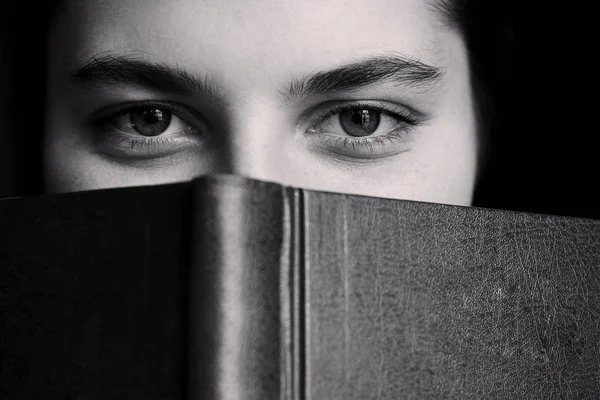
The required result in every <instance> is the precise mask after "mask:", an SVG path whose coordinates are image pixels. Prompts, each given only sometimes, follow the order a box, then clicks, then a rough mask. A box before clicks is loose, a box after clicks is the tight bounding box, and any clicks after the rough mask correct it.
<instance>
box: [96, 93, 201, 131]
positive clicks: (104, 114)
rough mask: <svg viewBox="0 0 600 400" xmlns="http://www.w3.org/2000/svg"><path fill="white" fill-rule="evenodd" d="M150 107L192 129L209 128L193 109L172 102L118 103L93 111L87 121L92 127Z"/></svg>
mask: <svg viewBox="0 0 600 400" xmlns="http://www.w3.org/2000/svg"><path fill="white" fill-rule="evenodd" d="M151 107H156V108H162V109H166V110H168V111H169V112H171V113H172V114H174V115H175V116H177V117H179V118H181V119H182V120H183V121H185V122H186V123H188V124H190V125H193V126H194V127H198V125H200V126H206V127H210V125H209V124H208V122H207V121H206V120H205V118H204V117H203V116H201V115H200V113H199V112H197V111H195V110H194V109H192V108H190V107H188V106H186V105H184V104H182V103H179V102H173V101H154V100H149V101H131V102H125V103H119V104H115V105H111V106H107V107H104V108H102V109H100V110H98V111H95V112H94V113H92V115H91V116H90V118H89V120H90V123H91V124H92V125H98V124H102V123H105V122H107V121H109V120H111V119H113V118H116V117H118V116H122V115H124V114H127V113H130V112H133V111H136V110H140V109H147V108H151Z"/></svg>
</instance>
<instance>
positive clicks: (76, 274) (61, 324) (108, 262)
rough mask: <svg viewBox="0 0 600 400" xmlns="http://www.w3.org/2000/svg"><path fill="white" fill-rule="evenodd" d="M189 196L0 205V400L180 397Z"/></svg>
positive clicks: (68, 197) (119, 194) (104, 196)
mask: <svg viewBox="0 0 600 400" xmlns="http://www.w3.org/2000/svg"><path fill="white" fill-rule="evenodd" d="M190 201H191V185H190V184H176V185H165V186H156V187H140V188H127V189H109V190H99V191H87V192H78V193H69V194H60V195H52V196H50V195H49V196H34V197H24V198H14V199H3V200H0V399H2V400H17V399H18V400H21V399H23V400H25V399H27V400H29V399H32V400H33V399H44V400H54V399H56V400H58V399H60V400H67V399H69V400H96V399H115V400H118V399H123V400H124V399H145V400H167V399H169V400H171V399H179V398H181V397H182V396H183V389H184V387H185V385H184V384H185V369H184V368H185V366H184V364H185V359H184V358H183V354H184V350H185V349H184V346H185V340H186V339H185V338H186V332H187V328H186V324H187V320H186V304H187V286H186V284H187V273H188V271H189V270H188V266H189V244H190V224H189V222H188V221H189V214H190V210H191V203H190Z"/></svg>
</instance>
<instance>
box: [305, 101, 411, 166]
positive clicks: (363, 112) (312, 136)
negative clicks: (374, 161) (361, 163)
mask: <svg viewBox="0 0 600 400" xmlns="http://www.w3.org/2000/svg"><path fill="white" fill-rule="evenodd" d="M317 121H318V122H317V123H316V124H313V125H312V126H311V127H310V128H309V129H308V130H307V133H308V134H309V135H308V137H307V139H308V140H310V141H311V142H312V143H316V144H317V145H318V146H319V147H320V148H321V149H324V150H327V151H328V152H330V153H334V154H336V155H342V156H345V157H348V158H364V159H369V158H380V157H385V156H388V155H393V154H398V153H400V152H402V151H404V150H406V148H407V147H406V145H404V144H403V142H404V139H405V137H406V135H408V134H409V133H410V132H411V131H412V130H413V129H414V128H415V127H416V126H417V125H418V124H419V122H420V115H419V113H417V112H416V111H410V109H409V108H408V107H402V106H400V105H392V104H382V103H381V102H360V103H354V104H343V103H342V104H338V105H335V106H333V107H331V108H330V109H329V110H326V112H325V113H323V114H322V116H320V117H319V118H317Z"/></svg>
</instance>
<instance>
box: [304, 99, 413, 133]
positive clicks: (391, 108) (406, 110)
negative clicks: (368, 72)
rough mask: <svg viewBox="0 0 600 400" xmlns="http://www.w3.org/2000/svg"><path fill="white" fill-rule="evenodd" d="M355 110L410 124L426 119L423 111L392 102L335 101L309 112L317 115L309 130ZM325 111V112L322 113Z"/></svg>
mask: <svg viewBox="0 0 600 400" xmlns="http://www.w3.org/2000/svg"><path fill="white" fill-rule="evenodd" d="M354 108H368V109H371V110H375V111H379V112H381V113H383V114H386V115H389V116H391V117H394V118H400V119H403V120H404V121H405V122H406V123H408V124H413V125H417V124H419V123H420V122H421V121H422V120H423V119H424V118H425V114H424V113H422V112H421V111H418V110H416V109H414V108H413V107H410V106H406V105H399V104H396V103H392V102H387V101H381V100H333V101H328V102H326V103H321V104H319V105H318V106H316V107H313V108H312V109H310V110H308V111H307V112H306V113H305V114H313V115H314V114H315V113H316V117H312V118H311V120H312V121H311V122H310V124H309V125H308V127H307V129H310V128H312V127H314V126H317V125H319V124H321V123H323V122H325V121H326V120H327V119H328V118H330V117H331V116H333V115H336V114H339V113H340V112H342V111H344V110H348V109H354ZM320 110H323V111H320Z"/></svg>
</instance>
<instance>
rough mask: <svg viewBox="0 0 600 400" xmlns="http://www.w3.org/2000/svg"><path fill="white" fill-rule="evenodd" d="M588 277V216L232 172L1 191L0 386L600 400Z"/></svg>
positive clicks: (596, 305) (38, 390) (178, 393)
mask: <svg viewBox="0 0 600 400" xmlns="http://www.w3.org/2000/svg"><path fill="white" fill-rule="evenodd" d="M192 189H193V193H192ZM192 228H193V231H192ZM190 249H191V254H190ZM190 256H191V259H190ZM599 278H600V221H596V220H585V219H574V218H567V217H556V216H547V215H534V214H525V213H514V212H506V211H498V210H485V209H476V208H464V207H452V206H444V205H437V204H426V203H417V202H409V201H394V200H384V199H376V198H369V197H364V196H350V195H338V194H332V193H324V192H315V191H304V190H301V189H293V188H284V187H282V186H279V185H276V184H271V183H265V182H258V181H253V180H246V179H243V178H237V177H231V176H215V177H204V178H200V179H198V180H196V181H194V182H193V183H191V184H177V185H166V186H158V187H145V188H131V189H118V190H103V191H94V192H82V193H73V194H68V195H58V196H47V197H33V198H23V199H14V200H2V201H0V399H3V400H4V399H10V400H16V399H19V400H21V399H40V398H43V399H64V400H66V399H73V400H74V399H80V400H84V399H117V400H118V399H150V400H153V399H160V400H163V399H181V398H187V399H190V400H191V399H193V400H196V399H201V398H202V399H204V398H206V399H297V400H321V399H332V400H335V399H344V400H355V399H356V400H358V399H361V400H362V399H596V398H599V397H600V395H599V393H600V322H599V321H600V319H599V316H600V279H599Z"/></svg>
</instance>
